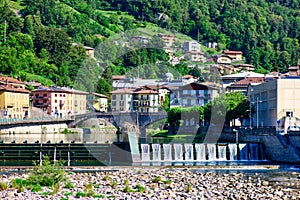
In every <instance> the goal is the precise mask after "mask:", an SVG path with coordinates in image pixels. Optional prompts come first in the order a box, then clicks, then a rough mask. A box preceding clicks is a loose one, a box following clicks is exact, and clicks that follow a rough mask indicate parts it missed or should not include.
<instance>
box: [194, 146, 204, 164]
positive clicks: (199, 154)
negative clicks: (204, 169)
mask: <svg viewBox="0 0 300 200" xmlns="http://www.w3.org/2000/svg"><path fill="white" fill-rule="evenodd" d="M195 151H196V160H197V161H203V160H206V153H205V144H195Z"/></svg>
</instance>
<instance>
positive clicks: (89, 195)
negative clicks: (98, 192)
mask: <svg viewBox="0 0 300 200" xmlns="http://www.w3.org/2000/svg"><path fill="white" fill-rule="evenodd" d="M94 195H95V192H94V190H89V191H87V193H86V196H88V197H93V196H94Z"/></svg>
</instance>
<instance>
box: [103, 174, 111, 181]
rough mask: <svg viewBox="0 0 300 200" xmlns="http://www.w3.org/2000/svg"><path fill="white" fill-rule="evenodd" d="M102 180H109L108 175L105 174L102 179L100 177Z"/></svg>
mask: <svg viewBox="0 0 300 200" xmlns="http://www.w3.org/2000/svg"><path fill="white" fill-rule="evenodd" d="M102 180H103V181H109V180H110V177H109V176H107V175H105V176H104V177H103V179H102Z"/></svg>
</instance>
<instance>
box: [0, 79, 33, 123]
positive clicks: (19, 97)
mask: <svg viewBox="0 0 300 200" xmlns="http://www.w3.org/2000/svg"><path fill="white" fill-rule="evenodd" d="M5 78H6V77H0V118H18V119H20V118H28V117H30V109H29V92H30V91H29V90H26V89H25V85H22V84H21V83H22V82H21V81H18V80H16V79H12V78H6V80H5V82H2V81H3V79H5ZM14 82H15V83H14ZM4 83H5V84H4Z"/></svg>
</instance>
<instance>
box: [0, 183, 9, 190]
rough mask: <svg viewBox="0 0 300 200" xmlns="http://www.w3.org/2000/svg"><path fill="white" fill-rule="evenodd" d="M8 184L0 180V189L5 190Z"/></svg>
mask: <svg viewBox="0 0 300 200" xmlns="http://www.w3.org/2000/svg"><path fill="white" fill-rule="evenodd" d="M8 187H9V185H8V184H7V183H5V182H2V181H1V182H0V191H3V190H7V189H8Z"/></svg>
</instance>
